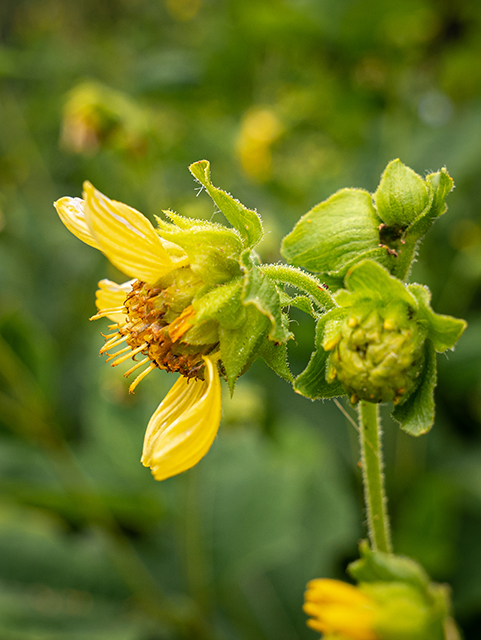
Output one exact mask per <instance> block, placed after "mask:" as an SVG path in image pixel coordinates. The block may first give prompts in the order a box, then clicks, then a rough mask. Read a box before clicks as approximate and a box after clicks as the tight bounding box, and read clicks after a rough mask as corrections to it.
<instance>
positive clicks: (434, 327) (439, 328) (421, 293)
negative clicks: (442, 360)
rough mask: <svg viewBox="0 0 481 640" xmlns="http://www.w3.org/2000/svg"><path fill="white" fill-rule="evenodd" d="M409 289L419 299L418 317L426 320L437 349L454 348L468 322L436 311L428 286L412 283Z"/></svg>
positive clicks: (429, 334)
mask: <svg viewBox="0 0 481 640" xmlns="http://www.w3.org/2000/svg"><path fill="white" fill-rule="evenodd" d="M408 289H409V291H410V292H411V293H412V294H413V296H414V297H415V298H416V300H417V301H418V304H419V311H418V313H417V317H418V318H420V319H422V320H425V321H426V323H427V325H428V338H429V339H430V340H431V341H432V343H433V345H434V348H435V349H436V351H437V352H438V353H443V352H444V351H446V349H453V348H454V345H455V344H456V342H457V341H458V340H459V338H460V337H461V334H462V333H463V331H464V330H465V329H466V327H467V326H468V325H467V323H466V322H465V321H464V320H460V319H458V318H453V317H452V316H445V315H441V314H440V313H435V312H434V311H433V310H432V309H431V305H430V302H431V292H430V291H429V289H428V288H427V287H426V286H424V285H421V284H410V285H408Z"/></svg>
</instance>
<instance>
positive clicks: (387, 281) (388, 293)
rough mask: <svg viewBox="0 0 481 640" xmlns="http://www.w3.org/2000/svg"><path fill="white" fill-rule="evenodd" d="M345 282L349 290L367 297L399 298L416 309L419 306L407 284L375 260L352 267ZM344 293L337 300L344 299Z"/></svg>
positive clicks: (390, 300) (384, 299) (390, 299)
mask: <svg viewBox="0 0 481 640" xmlns="http://www.w3.org/2000/svg"><path fill="white" fill-rule="evenodd" d="M345 283H346V286H347V288H348V289H349V291H353V292H355V293H356V294H361V295H363V294H364V295H365V297H366V298H370V299H374V298H376V297H377V298H378V299H379V300H382V301H384V302H392V301H393V300H396V299H398V300H403V301H404V302H406V303H407V304H409V305H411V306H412V307H413V308H414V309H416V308H417V301H416V298H414V297H413V296H412V295H411V294H410V293H409V291H408V290H407V288H406V286H405V285H404V284H403V283H402V282H401V281H400V280H398V279H397V278H395V277H394V276H392V275H391V274H390V273H389V272H388V271H387V270H386V269H385V268H384V267H381V265H380V264H378V263H377V262H374V261H373V260H364V261H362V262H360V263H358V264H356V265H355V266H354V267H352V268H351V269H350V270H349V271H348V273H347V275H346V278H345ZM342 295H343V294H341V293H340V292H339V293H338V294H337V295H336V301H337V302H339V300H340V299H343V300H344V298H343V297H342ZM339 296H341V298H339Z"/></svg>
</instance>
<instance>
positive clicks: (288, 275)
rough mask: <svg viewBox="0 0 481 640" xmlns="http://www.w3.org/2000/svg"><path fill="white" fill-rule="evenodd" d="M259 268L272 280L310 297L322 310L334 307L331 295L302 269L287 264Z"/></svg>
mask: <svg viewBox="0 0 481 640" xmlns="http://www.w3.org/2000/svg"><path fill="white" fill-rule="evenodd" d="M260 268H261V271H263V272H264V273H265V274H267V275H268V276H269V277H270V278H272V279H273V280H276V281H277V282H281V283H282V284H289V285H291V286H293V287H296V288H297V289H300V290H301V291H304V292H305V293H307V294H308V295H310V296H311V298H312V299H313V300H314V301H315V302H316V304H317V305H318V306H319V307H320V308H321V309H322V310H326V311H329V310H330V309H334V307H335V306H336V303H335V302H334V300H333V299H332V296H331V294H330V293H329V292H328V291H327V290H326V289H324V287H323V286H322V283H321V282H320V281H319V280H318V279H317V278H315V277H314V276H312V275H309V274H308V273H306V272H305V271H302V269H298V268H297V267H291V266H289V265H287V264H263V265H261V267H260Z"/></svg>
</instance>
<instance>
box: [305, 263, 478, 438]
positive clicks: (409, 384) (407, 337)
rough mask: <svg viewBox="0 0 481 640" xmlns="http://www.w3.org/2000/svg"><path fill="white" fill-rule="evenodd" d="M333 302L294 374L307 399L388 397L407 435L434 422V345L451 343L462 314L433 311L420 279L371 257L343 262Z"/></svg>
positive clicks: (437, 348)
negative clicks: (408, 279) (408, 281)
mask: <svg viewBox="0 0 481 640" xmlns="http://www.w3.org/2000/svg"><path fill="white" fill-rule="evenodd" d="M345 287H346V288H345V289H340V290H339V291H338V292H337V293H336V294H335V295H334V299H335V301H336V303H337V305H338V306H337V307H336V308H334V309H332V310H331V311H328V312H327V313H326V314H324V315H323V316H322V317H321V318H320V319H319V321H318V325H317V332H316V350H315V351H314V353H313V354H312V356H311V359H310V361H309V364H308V365H307V368H306V369H305V370H304V371H303V372H302V373H301V374H300V375H299V376H298V378H297V379H296V380H295V383H294V388H295V389H296V391H297V392H298V393H301V394H302V395H305V396H307V397H309V398H312V399H317V398H330V397H334V396H339V395H344V394H346V393H347V394H349V395H350V396H351V401H352V402H357V400H359V399H362V400H366V401H368V402H387V401H390V400H392V401H393V402H394V403H395V405H396V406H395V409H394V412H393V417H394V418H395V419H396V420H398V421H399V422H400V423H401V427H402V428H403V429H404V430H405V431H408V432H409V433H411V434H413V435H420V434H421V433H425V432H426V431H428V430H429V429H430V427H431V426H432V424H433V421H434V399H433V391H434V387H435V384H436V360H435V355H434V351H438V352H443V351H445V350H446V349H452V348H453V347H454V345H455V343H456V342H457V340H458V339H459V337H460V335H461V333H462V332H463V330H464V328H465V327H466V323H465V322H464V321H463V320H457V319H455V318H451V317H450V316H443V315H439V314H436V313H434V311H433V310H432V309H431V307H430V305H429V302H430V294H429V291H428V290H427V288H425V287H422V286H421V285H417V284H413V285H405V284H403V283H402V282H401V281H400V280H398V279H397V278H395V277H394V276H392V275H390V274H389V272H388V271H387V270H386V269H385V268H384V267H382V266H380V265H379V264H377V263H376V262H374V261H373V260H363V261H362V262H359V263H358V264H356V265H355V266H354V267H352V268H351V269H349V271H348V272H347V275H346V277H345Z"/></svg>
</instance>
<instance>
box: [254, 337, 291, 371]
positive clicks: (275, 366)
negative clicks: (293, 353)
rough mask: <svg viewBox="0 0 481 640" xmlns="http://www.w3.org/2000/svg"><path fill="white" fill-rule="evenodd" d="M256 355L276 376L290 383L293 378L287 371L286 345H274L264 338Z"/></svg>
mask: <svg viewBox="0 0 481 640" xmlns="http://www.w3.org/2000/svg"><path fill="white" fill-rule="evenodd" d="M257 353H258V354H259V355H260V357H261V358H262V359H263V360H264V362H265V363H266V364H267V366H268V367H270V368H271V369H272V370H273V371H274V372H275V373H277V375H278V376H280V377H281V378H284V380H287V381H288V382H292V380H293V376H292V373H291V371H290V369H289V363H288V360H287V344H286V343H285V342H283V343H282V344H275V343H274V342H271V340H269V339H268V338H264V340H263V341H262V343H261V345H260V347H259V349H258V352H257Z"/></svg>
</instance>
